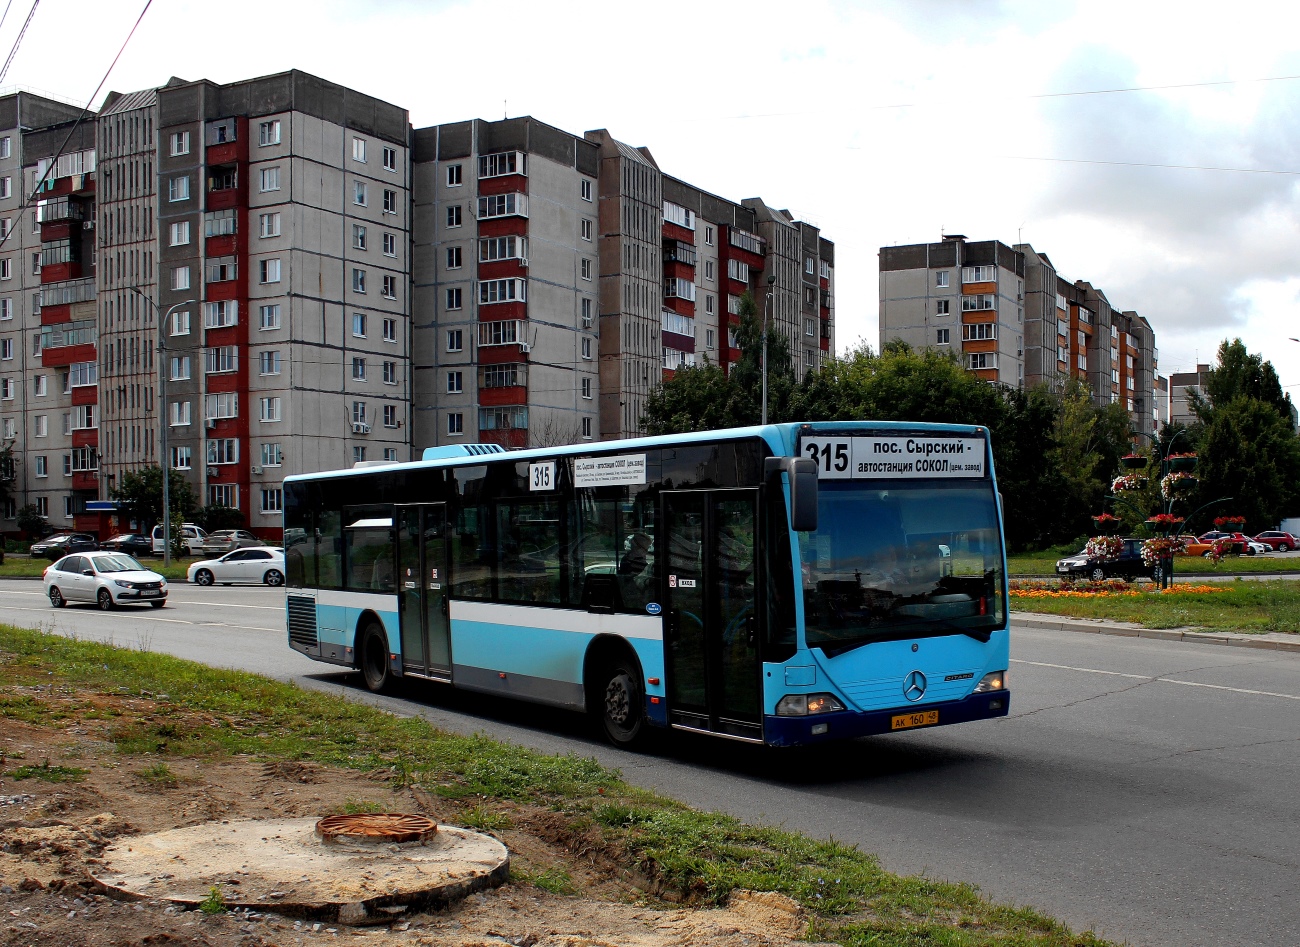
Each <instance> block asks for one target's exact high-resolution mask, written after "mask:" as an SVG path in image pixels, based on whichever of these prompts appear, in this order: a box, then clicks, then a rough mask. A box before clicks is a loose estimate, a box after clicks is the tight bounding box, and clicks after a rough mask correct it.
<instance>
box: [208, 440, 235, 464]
mask: <svg viewBox="0 0 1300 947" xmlns="http://www.w3.org/2000/svg"><path fill="white" fill-rule="evenodd" d="M208 463H210V464H237V463H239V441H238V440H237V439H235V438H233V437H210V438H208Z"/></svg>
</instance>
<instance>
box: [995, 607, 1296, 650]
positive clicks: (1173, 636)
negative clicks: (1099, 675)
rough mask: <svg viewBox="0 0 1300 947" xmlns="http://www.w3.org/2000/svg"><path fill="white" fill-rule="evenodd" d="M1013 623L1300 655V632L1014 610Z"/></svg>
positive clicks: (1031, 626)
mask: <svg viewBox="0 0 1300 947" xmlns="http://www.w3.org/2000/svg"><path fill="white" fill-rule="evenodd" d="M1011 622H1012V624H1016V625H1020V626H1022V627H1025V628H1046V629H1050V630H1053V631H1077V632H1082V633H1083V634H1090V635H1115V636H1118V637H1121V638H1150V639H1154V640H1156V641H1186V642H1188V643H1190V644H1217V645H1225V646H1227V647H1230V648H1258V649H1262V650H1265V651H1287V652H1290V653H1292V654H1300V635H1290V634H1283V633H1279V632H1269V633H1268V634H1263V635H1245V634H1241V633H1240V632H1235V631H1198V630H1197V629H1195V628H1143V627H1142V626H1141V625H1135V624H1133V623H1131V622H1122V621H1105V620H1103V619H1100V618H1096V619H1090V618H1061V617H1059V616H1057V615H1044V614H1042V613H1040V612H1017V611H1012V613H1011Z"/></svg>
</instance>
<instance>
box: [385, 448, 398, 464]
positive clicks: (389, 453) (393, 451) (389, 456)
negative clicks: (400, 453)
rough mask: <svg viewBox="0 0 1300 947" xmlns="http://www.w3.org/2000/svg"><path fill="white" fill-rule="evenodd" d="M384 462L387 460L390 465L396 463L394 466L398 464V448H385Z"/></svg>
mask: <svg viewBox="0 0 1300 947" xmlns="http://www.w3.org/2000/svg"><path fill="white" fill-rule="evenodd" d="M384 460H386V461H388V462H390V463H394V464H395V463H397V448H396V447H385V448H384Z"/></svg>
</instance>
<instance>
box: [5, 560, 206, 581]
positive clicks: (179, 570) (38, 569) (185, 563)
mask: <svg viewBox="0 0 1300 947" xmlns="http://www.w3.org/2000/svg"><path fill="white" fill-rule="evenodd" d="M137 558H138V559H139V562H140V564H141V565H142V566H144V567H145V568H146V569H149V570H150V571H152V572H157V573H158V574H159V575H161V576H162V577H163V578H165V579H166V580H167V581H168V582H184V581H185V570H186V569H188V568H189V566H190V563H192V562H198V561H199V559H202V558H207V557H206V556H196V557H194V558H192V559H173V560H172V564H171V568H168V569H164V568H163V564H162V558H161V557H159V558H156V559H153V558H150V557H148V556H143V557H137ZM56 561H57V560H56ZM51 564H52V563H51V560H49V559H46V558H44V557H40V556H38V557H37V558H35V559H33V558H32V557H31V556H23V555H14V554H10V555H7V556H5V561H4V562H3V563H0V578H2V577H4V576H9V577H10V578H29V579H30V578H35V579H39V578H40V577H41V573H42V572H44V571H45V570H46V568H48V567H49V566H50V565H51Z"/></svg>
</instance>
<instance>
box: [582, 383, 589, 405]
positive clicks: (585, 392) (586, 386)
mask: <svg viewBox="0 0 1300 947" xmlns="http://www.w3.org/2000/svg"><path fill="white" fill-rule="evenodd" d="M582 397H584V398H586V399H587V400H588V401H590V400H591V379H590V378H584V379H582Z"/></svg>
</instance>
